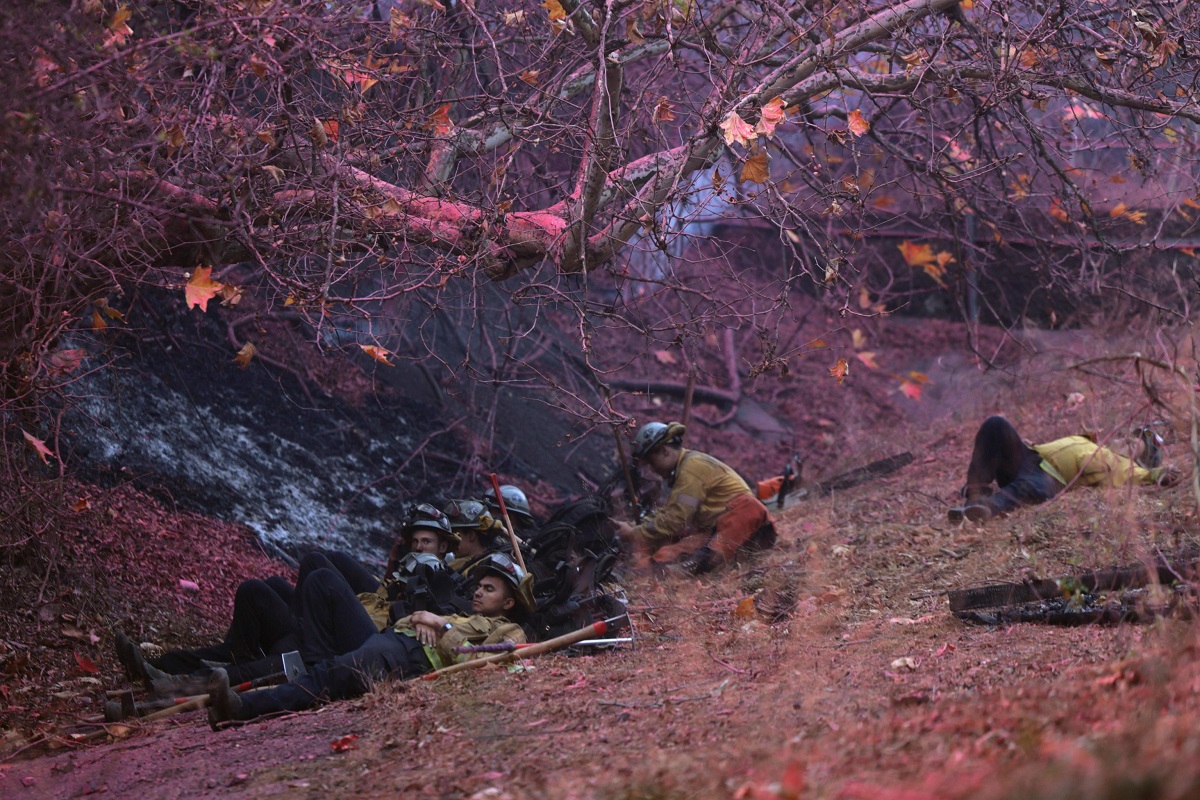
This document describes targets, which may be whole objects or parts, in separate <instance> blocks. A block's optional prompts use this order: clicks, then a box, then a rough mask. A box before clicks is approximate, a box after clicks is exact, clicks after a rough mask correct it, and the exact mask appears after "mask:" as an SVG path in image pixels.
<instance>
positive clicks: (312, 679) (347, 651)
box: [241, 569, 432, 719]
mask: <svg viewBox="0 0 1200 800" xmlns="http://www.w3.org/2000/svg"><path fill="white" fill-rule="evenodd" d="M299 594H300V600H301V604H302V607H303V611H304V614H303V622H302V625H303V629H304V634H303V637H304V647H303V650H302V652H303V654H304V659H305V661H306V662H309V661H310V659H319V660H318V661H317V663H315V664H313V665H312V666H311V667H309V670H308V673H307V674H306V675H302V676H300V677H299V678H297V679H296V680H295V681H294V682H292V683H288V684H285V685H282V686H277V687H275V688H273V689H266V690H262V691H257V692H251V693H249V694H246V695H243V696H242V714H241V717H242V718H243V719H252V718H254V717H258V716H261V715H263V714H271V713H275V712H278V711H300V710H303V709H306V708H311V707H312V706H314V705H316V704H317V703H319V702H323V701H326V700H342V699H345V698H349V697H358V696H359V695H362V694H365V693H366V692H367V691H369V690H370V688H371V684H372V682H374V681H376V680H379V679H381V678H384V677H387V676H389V675H390V676H397V677H401V678H412V677H415V676H417V675H423V674H425V673H426V672H429V670H430V669H432V665H431V664H430V663H429V658H428V657H427V656H426V655H425V649H424V648H423V647H422V646H421V643H420V642H418V641H417V640H416V639H415V638H413V637H411V636H404V635H401V634H398V633H394V632H393V631H392V630H391V629H388V630H385V631H383V632H382V633H380V632H379V631H378V629H377V628H376V627H375V623H374V622H372V621H371V617H370V616H369V615H368V614H367V611H366V609H365V608H363V605H362V603H361V602H360V601H359V599H358V597H357V596H356V594H355V592H354V591H353V590H352V589H351V588H350V586H349V584H347V583H346V581H345V579H344V578H343V577H342V575H341V574H340V573H339V572H337V571H336V570H328V569H321V570H316V571H315V572H313V573H311V574H309V575H308V576H307V578H306V580H305V581H304V585H303V586H302V587H301V590H300V592H299Z"/></svg>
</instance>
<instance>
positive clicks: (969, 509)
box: [946, 503, 992, 524]
mask: <svg viewBox="0 0 1200 800" xmlns="http://www.w3.org/2000/svg"><path fill="white" fill-rule="evenodd" d="M946 518H947V519H948V520H950V521H951V522H962V521H963V520H964V519H969V520H970V521H971V522H974V523H976V524H982V523H984V522H987V521H988V520H989V519H991V518H992V510H991V509H990V508H988V507H987V506H985V505H983V504H981V503H971V504H970V505H965V506H955V507H954V508H952V509H950V510H949V511H948V512H946Z"/></svg>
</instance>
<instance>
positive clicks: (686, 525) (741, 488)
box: [634, 450, 750, 545]
mask: <svg viewBox="0 0 1200 800" xmlns="http://www.w3.org/2000/svg"><path fill="white" fill-rule="evenodd" d="M668 485H669V486H670V487H671V492H670V494H669V495H667V502H666V504H665V505H663V507H662V508H660V509H658V510H657V511H655V512H654V513H653V514H652V515H651V516H650V517H648V518H647V519H646V521H645V522H643V523H642V524H641V525H638V526H637V527H636V528H635V529H634V531H635V534H636V535H637V536H638V537H639V538H640V539H641V540H642V541H644V542H646V543H647V544H651V545H663V544H665V543H667V542H668V541H670V540H672V539H676V538H678V537H679V536H681V535H682V534H684V533H699V532H701V531H711V530H713V529H714V528H715V527H716V525H717V517H719V516H721V515H722V514H724V513H725V509H726V506H728V505H729V501H730V500H732V499H733V498H735V497H737V496H738V495H740V494H748V493H749V492H750V487H749V486H747V485H746V482H745V481H744V480H742V478H741V476H739V475H738V474H737V473H736V472H734V471H733V468H732V467H729V466H727V465H726V464H724V463H722V462H720V461H718V460H717V459H715V458H713V457H712V456H710V455H708V454H707V453H700V452H697V451H695V450H683V451H682V452H681V453H680V456H679V463H678V464H677V465H676V466H675V472H674V473H673V474H672V476H671V478H670V480H669V483H668Z"/></svg>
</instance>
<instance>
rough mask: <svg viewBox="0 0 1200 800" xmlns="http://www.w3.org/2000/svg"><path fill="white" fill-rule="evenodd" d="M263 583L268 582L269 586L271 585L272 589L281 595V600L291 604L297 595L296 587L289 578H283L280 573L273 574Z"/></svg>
mask: <svg viewBox="0 0 1200 800" xmlns="http://www.w3.org/2000/svg"><path fill="white" fill-rule="evenodd" d="M263 583H265V584H267V586H270V587H271V590H272V591H274V592H275V594H277V595H279V599H280V600H282V601H283V602H285V603H287V604H288V605H289V606H291V604H292V600H293V599H294V598H295V597H296V587H295V586H293V585H292V584H291V582H290V581H289V580H288V579H287V578H281V577H280V576H278V575H272V576H271V577H269V578H267V579H266V580H265V581H263Z"/></svg>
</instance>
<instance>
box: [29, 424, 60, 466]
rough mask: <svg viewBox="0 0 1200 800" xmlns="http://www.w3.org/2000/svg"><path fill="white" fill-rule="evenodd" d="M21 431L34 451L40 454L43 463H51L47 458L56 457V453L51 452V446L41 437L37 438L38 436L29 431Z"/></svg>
mask: <svg viewBox="0 0 1200 800" xmlns="http://www.w3.org/2000/svg"><path fill="white" fill-rule="evenodd" d="M21 433H22V434H24V436H25V441H26V442H28V443H29V446H30V447H32V448H33V450H34V452H36V453H37V454H38V457H39V458H41V459H42V463H43V464H49V463H50V462H49V461H48V460H47V459H49V458H56V456H55V455H54V453H52V452H50V448H48V447H46V443H45V442H43V441H42V440H41V439H39V438H37V437H36V436H30V435H29V434H28V433H25V431H21Z"/></svg>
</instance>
